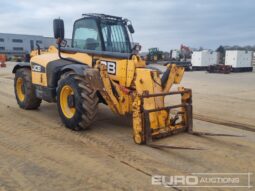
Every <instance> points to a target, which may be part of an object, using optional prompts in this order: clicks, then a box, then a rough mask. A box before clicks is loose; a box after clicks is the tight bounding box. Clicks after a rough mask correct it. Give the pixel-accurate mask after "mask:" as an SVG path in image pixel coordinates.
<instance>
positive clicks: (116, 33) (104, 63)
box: [13, 14, 204, 148]
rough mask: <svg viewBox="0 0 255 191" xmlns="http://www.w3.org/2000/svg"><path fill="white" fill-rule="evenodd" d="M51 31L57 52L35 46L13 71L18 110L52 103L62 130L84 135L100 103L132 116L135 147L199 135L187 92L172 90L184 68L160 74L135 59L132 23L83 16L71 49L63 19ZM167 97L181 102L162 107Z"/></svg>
mask: <svg viewBox="0 0 255 191" xmlns="http://www.w3.org/2000/svg"><path fill="white" fill-rule="evenodd" d="M53 28H54V36H55V38H56V39H57V48H55V47H54V46H51V47H50V48H49V49H48V50H40V48H39V47H38V50H36V51H33V52H32V53H31V56H32V57H31V60H30V63H19V64H17V65H16V66H15V67H14V69H13V73H15V81H14V87H15V88H14V89H15V95H16V99H17V102H18V104H19V106H20V107H21V108H22V109H36V108H38V107H39V106H40V104H41V101H42V100H44V101H47V102H56V103H57V107H58V112H59V115H60V117H61V120H62V121H63V123H64V124H65V126H66V127H68V128H70V129H73V130H82V129H87V128H89V127H90V126H91V125H92V124H93V121H94V120H95V117H96V113H97V108H98V103H103V104H106V105H108V107H109V108H110V109H111V110H112V111H113V112H114V113H117V114H120V115H125V114H128V113H131V114H132V116H133V137H134V142H135V143H137V144H147V145H149V144H150V145H153V144H152V143H151V142H152V140H153V139H155V138H160V137H164V136H168V135H171V134H175V133H178V132H183V131H186V132H189V133H192V134H196V135H200V134H201V133H199V132H196V133H194V132H193V131H192V93H191V90H190V89H186V88H184V87H179V88H178V90H177V91H170V89H171V87H172V85H173V84H179V83H180V81H181V79H182V77H183V74H184V69H183V68H182V67H177V66H176V65H175V64H171V65H170V64H169V65H167V69H166V71H165V72H164V73H163V75H161V72H160V71H159V70H157V69H154V68H149V67H148V66H146V64H145V61H143V60H142V59H141V58H140V56H139V55H138V52H139V51H140V49H141V47H140V45H138V44H135V45H134V46H133V44H132V42H131V40H130V39H131V35H132V33H134V28H133V26H132V23H131V21H129V20H128V19H123V18H122V17H116V16H110V15H105V14H83V16H82V18H80V19H78V20H76V21H75V23H74V27H73V35H72V44H71V47H66V41H65V40H64V22H63V20H61V19H55V20H54V21H53ZM171 95H179V96H180V103H179V104H175V105H170V106H166V105H165V97H166V96H171ZM172 111H174V112H172ZM203 135H204V133H203ZM154 146H155V145H154ZM169 148H176V147H174V146H169ZM177 148H179V147H177ZM181 148H182V147H181ZM183 148H186V147H183Z"/></svg>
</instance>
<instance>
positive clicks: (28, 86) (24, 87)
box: [14, 68, 42, 110]
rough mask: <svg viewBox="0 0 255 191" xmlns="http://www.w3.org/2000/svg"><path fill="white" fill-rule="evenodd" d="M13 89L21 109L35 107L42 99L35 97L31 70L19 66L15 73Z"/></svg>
mask: <svg viewBox="0 0 255 191" xmlns="http://www.w3.org/2000/svg"><path fill="white" fill-rule="evenodd" d="M14 91H15V96H16V100H17V103H18V105H19V106H20V108H22V109H27V110H29V109H37V108H38V107H39V106H40V104H41V102H42V100H41V99H39V98H37V97H36V94H35V88H34V86H33V83H32V77H31V70H30V69H28V68H20V69H18V70H17V71H16V73H15V79H14Z"/></svg>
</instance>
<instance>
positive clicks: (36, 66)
mask: <svg viewBox="0 0 255 191" xmlns="http://www.w3.org/2000/svg"><path fill="white" fill-rule="evenodd" d="M31 69H32V71H33V72H45V68H44V67H43V66H40V65H39V64H36V63H31Z"/></svg>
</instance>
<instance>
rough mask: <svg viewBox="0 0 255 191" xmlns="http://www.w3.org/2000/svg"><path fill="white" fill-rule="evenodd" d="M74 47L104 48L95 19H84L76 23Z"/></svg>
mask: <svg viewBox="0 0 255 191" xmlns="http://www.w3.org/2000/svg"><path fill="white" fill-rule="evenodd" d="M73 47H74V48H80V49H88V50H102V46H101V39H100V36H99V32H98V28H97V23H96V21H95V20H94V19H82V20H79V21H77V22H76V23H75V27H74V35H73Z"/></svg>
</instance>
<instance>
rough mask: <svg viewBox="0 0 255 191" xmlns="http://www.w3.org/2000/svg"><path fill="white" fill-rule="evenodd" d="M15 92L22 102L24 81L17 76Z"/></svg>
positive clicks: (23, 98)
mask: <svg viewBox="0 0 255 191" xmlns="http://www.w3.org/2000/svg"><path fill="white" fill-rule="evenodd" d="M16 92H17V96H18V99H19V100H20V101H21V102H22V101H24V100H25V91H24V81H23V79H22V78H21V77H19V78H18V79H17V81H16Z"/></svg>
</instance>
